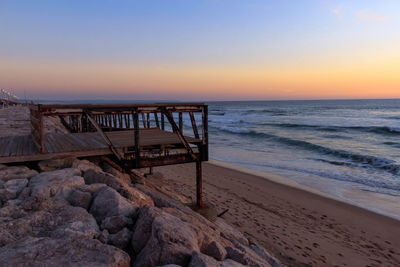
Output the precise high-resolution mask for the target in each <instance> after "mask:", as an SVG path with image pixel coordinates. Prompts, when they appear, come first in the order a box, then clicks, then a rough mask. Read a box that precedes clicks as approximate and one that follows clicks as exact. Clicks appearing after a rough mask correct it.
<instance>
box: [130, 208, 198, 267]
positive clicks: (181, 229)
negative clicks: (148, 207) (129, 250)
mask: <svg viewBox="0 0 400 267" xmlns="http://www.w3.org/2000/svg"><path fill="white" fill-rule="evenodd" d="M199 250H200V248H199V245H198V240H197V233H196V230H195V229H194V228H193V227H192V226H191V225H190V224H188V223H185V222H183V221H181V220H180V219H178V218H176V217H174V216H172V215H169V214H167V213H165V212H163V213H162V214H161V215H160V216H158V217H156V218H154V221H153V224H152V232H151V236H150V239H149V241H148V242H147V244H146V245H145V247H144V248H143V249H142V251H141V252H140V253H139V255H137V258H136V261H135V263H134V266H158V265H165V264H178V265H182V266H187V265H188V264H189V262H190V259H191V256H192V252H193V251H199Z"/></svg>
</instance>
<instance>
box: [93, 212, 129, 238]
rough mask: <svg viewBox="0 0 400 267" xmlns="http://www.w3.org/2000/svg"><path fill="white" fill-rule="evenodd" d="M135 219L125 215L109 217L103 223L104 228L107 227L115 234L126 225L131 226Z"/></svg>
mask: <svg viewBox="0 0 400 267" xmlns="http://www.w3.org/2000/svg"><path fill="white" fill-rule="evenodd" d="M132 224H133V220H132V219H131V218H129V217H126V216H124V215H118V216H112V217H107V218H105V219H104V220H103V222H102V223H101V228H102V229H107V230H108V232H110V233H111V234H115V233H117V232H118V231H120V230H121V229H123V228H124V227H126V226H131V225H132Z"/></svg>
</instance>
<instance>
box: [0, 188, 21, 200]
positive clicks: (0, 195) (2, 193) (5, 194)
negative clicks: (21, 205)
mask: <svg viewBox="0 0 400 267" xmlns="http://www.w3.org/2000/svg"><path fill="white" fill-rule="evenodd" d="M15 198H17V192H15V191H8V190H7V189H0V202H2V203H4V202H7V201H8V200H10V199H15Z"/></svg>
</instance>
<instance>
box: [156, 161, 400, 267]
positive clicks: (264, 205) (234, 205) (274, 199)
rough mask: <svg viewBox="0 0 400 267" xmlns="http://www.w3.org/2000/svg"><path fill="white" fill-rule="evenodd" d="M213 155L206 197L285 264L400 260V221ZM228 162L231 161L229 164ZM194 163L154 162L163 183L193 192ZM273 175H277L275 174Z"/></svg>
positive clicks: (207, 171)
mask: <svg viewBox="0 0 400 267" xmlns="http://www.w3.org/2000/svg"><path fill="white" fill-rule="evenodd" d="M214 163H215V161H213V160H212V161H210V162H209V163H204V164H203V192H204V198H205V201H206V202H207V203H209V204H211V205H212V206H215V207H216V209H217V211H218V212H222V211H224V210H226V209H228V212H227V213H226V214H225V215H223V218H224V219H225V220H227V221H228V222H229V223H231V224H232V225H234V226H235V227H237V228H238V229H239V230H240V231H242V232H244V233H245V234H246V236H247V237H249V238H253V239H255V240H257V242H259V243H260V244H262V245H263V246H264V247H265V248H267V249H268V250H269V251H271V252H272V253H273V254H274V255H275V256H276V257H278V258H279V259H280V260H281V261H282V262H283V263H284V264H287V265H289V266H311V265H312V266H327V265H328V266H334V265H338V266H366V265H370V266H380V265H383V264H385V265H392V266H396V265H399V264H400V249H399V248H400V240H397V238H396V237H397V236H400V222H399V221H398V220H396V219H394V218H391V217H388V216H385V215H381V214H378V213H375V212H372V211H370V210H366V209H364V208H361V207H358V206H355V205H352V204H350V203H347V202H345V201H343V200H338V199H334V198H332V197H327V196H326V195H324V194H321V193H319V192H318V194H316V192H314V191H315V190H311V191H313V192H310V191H309V190H304V186H302V185H301V186H299V187H298V186H297V185H296V184H297V183H296V182H294V181H287V180H286V179H287V178H286V179H283V178H282V177H280V179H278V176H275V175H269V178H270V179H265V178H264V177H261V176H259V175H257V174H258V171H255V172H254V171H252V170H251V171H250V173H249V172H243V169H242V167H238V168H233V169H232V168H229V167H230V166H231V165H230V164H225V163H222V164H221V163H219V164H214ZM228 166H229V167H228ZM193 169H194V165H193V164H185V165H177V166H163V167H157V168H156V169H155V172H159V173H160V174H161V176H160V177H164V178H163V179H164V180H166V182H167V183H166V184H167V185H168V186H170V187H172V188H173V190H175V191H176V192H178V193H180V194H183V195H184V196H186V197H188V198H192V200H193V198H194V189H195V177H194V175H193V174H192V170H193ZM275 178H277V180H278V181H277V180H275Z"/></svg>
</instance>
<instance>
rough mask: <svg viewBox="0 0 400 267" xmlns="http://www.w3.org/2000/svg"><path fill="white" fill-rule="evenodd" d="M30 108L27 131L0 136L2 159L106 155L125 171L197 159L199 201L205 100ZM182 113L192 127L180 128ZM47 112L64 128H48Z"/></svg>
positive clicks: (204, 153)
mask: <svg viewBox="0 0 400 267" xmlns="http://www.w3.org/2000/svg"><path fill="white" fill-rule="evenodd" d="M29 110H30V124H31V134H30V135H22V136H6V137H0V163H16V162H27V161H40V160H45V159H52V158H57V157H65V156H73V157H90V156H102V155H109V156H111V157H112V159H113V160H116V161H117V162H118V163H119V164H120V165H121V166H122V167H123V168H125V169H126V170H129V169H135V168H143V167H152V166H162V165H169V164H181V163H188V162H196V173H197V175H196V177H197V179H196V182H197V204H198V205H199V206H202V198H201V191H202V180H201V162H202V161H206V160H208V107H207V105H204V104H203V103H158V104H122V105H119V104H110V105H88V104H85V105H80V104H74V105H33V104H32V105H30V107H29ZM196 114H197V117H196ZM174 115H175V116H174ZM184 115H186V118H187V120H188V122H190V125H191V127H189V126H187V127H184V124H183V117H184ZM46 117H57V118H59V120H60V122H61V123H62V124H63V125H64V127H65V128H66V129H67V133H63V132H46V129H45V124H44V119H45V118H46ZM196 120H200V122H196ZM185 129H186V130H185ZM187 130H189V131H190V133H189V134H185V131H187ZM189 135H190V136H193V137H190V136H189Z"/></svg>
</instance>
